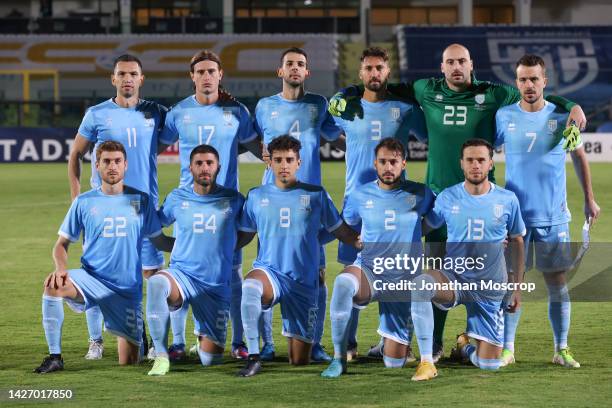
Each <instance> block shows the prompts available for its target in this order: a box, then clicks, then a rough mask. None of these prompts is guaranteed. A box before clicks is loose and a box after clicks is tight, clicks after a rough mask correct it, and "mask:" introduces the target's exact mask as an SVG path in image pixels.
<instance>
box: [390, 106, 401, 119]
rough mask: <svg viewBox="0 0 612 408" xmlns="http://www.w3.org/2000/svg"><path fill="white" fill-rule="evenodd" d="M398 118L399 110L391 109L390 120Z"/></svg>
mask: <svg viewBox="0 0 612 408" xmlns="http://www.w3.org/2000/svg"><path fill="white" fill-rule="evenodd" d="M399 117H400V108H391V118H392V119H393V120H398V119H399Z"/></svg>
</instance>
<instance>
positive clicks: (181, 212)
mask: <svg viewBox="0 0 612 408" xmlns="http://www.w3.org/2000/svg"><path fill="white" fill-rule="evenodd" d="M190 162H191V164H190V166H189V169H190V171H191V175H192V177H193V181H194V183H193V186H183V187H180V188H177V189H174V190H173V191H172V192H171V193H170V194H169V195H168V197H166V200H165V201H164V204H163V205H162V206H161V208H160V209H159V212H158V214H159V218H160V220H161V223H162V224H163V225H164V226H169V225H172V224H174V226H175V235H176V242H175V244H174V249H173V250H172V256H171V258H170V267H169V269H167V270H162V271H159V272H157V273H156V274H155V275H153V276H151V277H150V278H149V280H148V281H147V322H148V324H149V331H150V332H151V337H152V338H153V343H154V345H155V353H156V356H155V363H154V365H153V368H152V369H151V371H149V375H165V374H166V373H167V372H168V371H169V369H170V362H169V359H168V351H167V349H166V339H167V337H168V320H169V315H170V308H174V309H176V308H180V307H181V306H182V304H183V303H188V304H191V307H192V310H193V314H194V317H195V319H196V321H197V328H198V331H199V333H198V336H199V347H198V354H199V356H200V361H201V362H202V365H204V366H209V365H213V364H220V363H221V362H222V361H223V349H224V348H225V338H226V331H227V318H228V315H229V308H230V299H231V287H230V283H231V281H232V260H233V257H234V251H235V248H236V242H237V232H238V229H237V227H238V219H239V217H240V211H241V209H242V204H243V203H244V197H242V195H241V194H240V193H239V192H237V191H236V190H231V189H228V188H225V187H222V186H220V185H218V184H217V183H216V177H217V174H218V173H219V168H220V167H219V166H220V163H219V154H218V153H217V151H216V150H215V148H214V147H211V146H208V145H200V146H197V147H196V148H195V149H193V150H192V152H191V155H190Z"/></svg>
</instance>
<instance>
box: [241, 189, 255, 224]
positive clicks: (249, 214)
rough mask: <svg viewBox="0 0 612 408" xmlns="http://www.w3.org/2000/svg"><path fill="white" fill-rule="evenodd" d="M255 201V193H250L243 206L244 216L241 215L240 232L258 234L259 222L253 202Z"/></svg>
mask: <svg viewBox="0 0 612 408" xmlns="http://www.w3.org/2000/svg"><path fill="white" fill-rule="evenodd" d="M255 200H256V199H255V198H254V197H253V193H252V192H249V194H248V195H247V197H246V200H245V201H244V205H243V206H242V214H240V220H239V222H238V230H239V231H244V232H257V221H256V218H255V214H254V211H253V202H254V201H255Z"/></svg>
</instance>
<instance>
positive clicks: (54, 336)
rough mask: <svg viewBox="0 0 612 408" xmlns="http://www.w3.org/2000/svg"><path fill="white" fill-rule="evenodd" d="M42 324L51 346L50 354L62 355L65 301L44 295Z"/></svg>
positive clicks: (48, 343)
mask: <svg viewBox="0 0 612 408" xmlns="http://www.w3.org/2000/svg"><path fill="white" fill-rule="evenodd" d="M42 322H43V329H44V330H45V337H46V338H47V345H48V346H49V354H61V353H62V325H63V324H64V299H62V298H61V297H55V296H48V295H43V297H42Z"/></svg>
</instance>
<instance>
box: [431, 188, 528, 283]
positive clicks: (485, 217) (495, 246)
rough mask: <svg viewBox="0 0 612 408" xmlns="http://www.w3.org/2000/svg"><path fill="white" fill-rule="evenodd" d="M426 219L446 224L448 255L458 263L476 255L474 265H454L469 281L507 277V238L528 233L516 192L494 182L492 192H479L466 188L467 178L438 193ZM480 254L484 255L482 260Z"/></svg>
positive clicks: (463, 277)
mask: <svg viewBox="0 0 612 408" xmlns="http://www.w3.org/2000/svg"><path fill="white" fill-rule="evenodd" d="M426 219H427V222H428V223H429V224H430V225H431V226H432V227H434V228H439V227H441V226H442V225H443V224H446V228H447V231H448V240H447V242H446V257H447V258H450V259H452V260H453V261H454V265H457V262H462V263H463V262H464V261H465V260H467V259H470V258H471V259H473V261H472V262H470V263H471V265H472V267H471V268H470V267H467V264H465V263H463V265H461V266H460V268H454V270H453V272H454V273H455V274H457V275H458V276H461V277H462V279H465V280H467V281H480V280H481V279H483V280H487V279H490V280H492V281H495V282H505V281H506V268H505V262H504V245H503V241H504V240H505V239H506V237H507V236H508V235H510V237H512V238H513V237H516V236H523V235H525V224H524V223H523V219H522V218H521V213H520V208H519V202H518V199H517V198H516V195H514V193H513V192H511V191H508V190H505V189H503V188H501V187H499V186H496V185H495V184H493V183H491V189H490V190H489V192H488V193H486V194H482V195H477V196H475V195H472V194H470V193H468V192H467V191H466V190H465V182H464V183H459V184H455V185H454V186H452V187H449V188H447V189H445V190H443V191H442V192H441V193H440V194H439V195H438V197H437V198H436V203H435V206H434V209H433V211H432V212H431V213H430V214H429V215H428V216H427V217H426ZM477 258H481V261H480V263H477V262H476V259H477ZM459 259H461V261H459ZM480 266H482V267H480Z"/></svg>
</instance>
